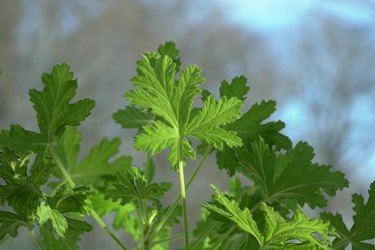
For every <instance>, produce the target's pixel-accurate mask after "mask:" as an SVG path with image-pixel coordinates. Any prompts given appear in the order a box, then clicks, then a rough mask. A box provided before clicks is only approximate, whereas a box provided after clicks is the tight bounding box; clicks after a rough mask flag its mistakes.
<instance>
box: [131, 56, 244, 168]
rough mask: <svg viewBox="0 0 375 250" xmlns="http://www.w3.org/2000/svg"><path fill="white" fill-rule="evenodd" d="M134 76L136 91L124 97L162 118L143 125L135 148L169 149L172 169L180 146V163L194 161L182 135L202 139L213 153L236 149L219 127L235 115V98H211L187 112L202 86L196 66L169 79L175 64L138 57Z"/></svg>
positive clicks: (234, 138)
mask: <svg viewBox="0 0 375 250" xmlns="http://www.w3.org/2000/svg"><path fill="white" fill-rule="evenodd" d="M137 72H138V75H137V76H136V77H133V78H132V79H131V82H132V84H133V85H134V86H136V87H137V89H135V90H131V91H129V92H127V93H126V94H125V98H126V99H128V100H129V101H130V102H131V103H132V104H133V105H139V106H140V108H141V109H149V110H150V111H151V112H152V113H153V114H154V115H156V116H158V117H160V118H161V119H163V120H161V121H156V122H154V123H153V124H151V125H147V126H145V127H143V128H144V132H141V133H140V134H138V135H137V136H136V138H135V143H134V146H135V148H136V149H139V150H144V151H148V150H150V149H152V151H153V154H156V153H158V152H160V151H161V150H163V149H165V148H166V147H168V146H170V147H171V152H170V157H169V160H170V161H171V162H172V164H173V165H176V163H177V157H176V156H177V149H178V147H179V146H178V145H181V149H182V157H181V158H182V160H183V161H184V160H185V158H186V157H191V158H193V159H194V158H195V152H194V150H193V149H192V146H191V144H190V142H189V141H188V140H187V136H193V137H196V138H197V139H200V140H202V139H204V141H206V142H207V143H209V144H211V145H213V146H215V147H217V148H218V149H222V147H223V144H224V143H227V144H228V145H229V146H231V147H232V146H240V145H241V140H240V139H239V138H238V137H237V136H236V135H235V134H234V133H231V132H228V131H225V130H224V129H221V128H220V126H222V125H225V124H227V123H229V122H231V121H233V120H234V119H236V118H238V117H239V116H240V115H241V112H240V108H241V106H242V102H241V101H240V100H238V99H237V98H230V99H226V98H223V99H222V100H220V101H219V102H216V100H215V99H214V98H213V97H212V98H209V99H208V100H207V101H206V102H204V104H203V108H202V109H195V110H194V112H193V111H192V109H191V106H192V103H193V99H194V97H195V96H196V95H197V94H199V93H200V89H199V85H200V84H201V83H203V82H204V79H203V78H202V77H201V76H200V70H199V69H198V67H196V66H188V67H187V68H186V69H185V70H184V71H182V73H181V77H180V79H179V80H177V81H175V75H176V64H175V63H173V60H172V59H171V58H170V57H169V56H168V55H160V54H159V53H144V55H143V60H139V61H138V62H137ZM180 143H181V144H180Z"/></svg>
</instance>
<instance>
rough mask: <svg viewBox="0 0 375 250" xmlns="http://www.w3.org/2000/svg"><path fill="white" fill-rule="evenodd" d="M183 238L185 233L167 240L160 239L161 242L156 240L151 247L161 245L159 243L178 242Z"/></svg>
mask: <svg viewBox="0 0 375 250" xmlns="http://www.w3.org/2000/svg"><path fill="white" fill-rule="evenodd" d="M184 237H185V233H181V234H176V235H173V236H171V237H169V238H165V239H161V240H156V241H154V242H153V245H157V244H161V243H164V242H171V241H175V240H180V239H182V238H184Z"/></svg>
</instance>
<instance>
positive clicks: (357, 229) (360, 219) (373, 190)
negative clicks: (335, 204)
mask: <svg viewBox="0 0 375 250" xmlns="http://www.w3.org/2000/svg"><path fill="white" fill-rule="evenodd" d="M352 201H353V203H354V208H353V209H354V211H355V215H354V216H353V221H354V224H353V226H352V227H351V228H350V230H349V229H348V228H347V227H346V225H345V223H344V221H343V219H342V216H341V214H339V213H336V214H335V215H333V214H332V213H322V214H321V218H322V219H323V220H325V221H330V223H331V224H332V226H334V227H335V228H336V231H337V232H338V234H339V235H340V238H337V239H335V240H334V241H333V248H334V249H345V248H346V247H347V246H348V245H349V244H351V245H352V249H353V250H362V249H366V250H367V249H368V250H370V249H375V246H374V245H373V244H370V243H366V242H364V241H366V240H373V239H374V238H375V225H374V221H375V182H373V183H372V184H371V185H370V190H369V198H368V200H367V203H364V199H363V196H362V195H360V194H353V198H352Z"/></svg>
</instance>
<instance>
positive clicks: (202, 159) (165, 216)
mask: <svg viewBox="0 0 375 250" xmlns="http://www.w3.org/2000/svg"><path fill="white" fill-rule="evenodd" d="M211 150H212V146H207V148H206V150H205V151H204V153H203V155H202V157H201V159H200V160H199V162H198V164H197V166H196V167H195V169H194V172H193V174H192V175H191V176H190V178H189V180H188V182H187V183H186V187H185V190H187V189H188V188H189V187H190V185H191V183H192V182H193V180H194V179H195V177H196V176H197V174H198V173H199V171H200V169H201V168H202V166H203V163H204V162H205V161H206V159H207V156H208V155H209V154H210V152H211ZM180 199H181V194H179V195H178V196H177V197H176V199H175V200H174V201H173V203H172V205H170V206H169V208H168V209H167V212H166V213H165V215H164V216H163V217H162V219H161V220H160V222H159V223H158V225H157V226H156V228H155V230H153V231H152V232H151V235H150V236H149V238H150V239H152V238H153V237H154V236H155V234H157V233H158V232H159V231H160V229H161V228H162V227H163V226H164V224H165V223H166V222H167V220H168V219H169V217H170V216H171V215H172V213H173V211H174V209H175V208H176V206H177V204H178V203H179V201H180Z"/></svg>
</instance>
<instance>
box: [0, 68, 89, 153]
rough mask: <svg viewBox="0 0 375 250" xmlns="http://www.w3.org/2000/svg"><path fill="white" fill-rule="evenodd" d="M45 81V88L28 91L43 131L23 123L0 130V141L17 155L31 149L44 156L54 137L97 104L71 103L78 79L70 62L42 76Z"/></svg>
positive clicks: (73, 124) (80, 119)
mask: <svg viewBox="0 0 375 250" xmlns="http://www.w3.org/2000/svg"><path fill="white" fill-rule="evenodd" d="M42 81H43V84H44V88H43V90H42V91H39V90H36V89H31V90H30V91H29V96H30V101H31V102H32V103H33V107H34V109H35V111H36V113H37V121H38V126H39V129H40V133H37V132H33V131H28V130H25V129H24V128H22V127H21V126H20V125H12V126H11V127H10V130H2V131H1V133H0V144H2V145H4V146H7V147H9V148H11V149H14V150H15V151H16V152H17V153H18V154H23V153H25V152H26V151H28V150H32V151H34V152H35V153H39V154H43V155H42V157H45V156H46V155H45V154H46V152H47V150H46V149H47V146H48V144H49V143H50V142H51V141H52V139H53V137H54V136H55V135H58V134H60V133H61V132H63V130H64V127H65V126H66V125H72V126H78V125H79V124H80V122H81V121H83V120H84V119H85V118H86V117H87V116H88V115H89V114H90V113H91V110H92V109H93V108H94V106H95V102H94V101H93V100H91V99H87V98H86V99H81V100H79V101H77V102H75V103H70V102H71V99H72V98H73V97H74V96H75V94H76V89H77V81H76V80H74V79H73V73H72V72H70V69H69V66H68V65H67V64H60V65H55V66H54V67H53V69H52V73H51V74H47V73H45V74H43V75H42Z"/></svg>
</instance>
